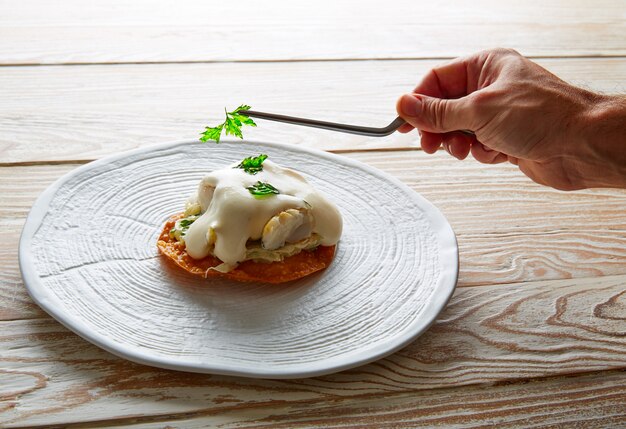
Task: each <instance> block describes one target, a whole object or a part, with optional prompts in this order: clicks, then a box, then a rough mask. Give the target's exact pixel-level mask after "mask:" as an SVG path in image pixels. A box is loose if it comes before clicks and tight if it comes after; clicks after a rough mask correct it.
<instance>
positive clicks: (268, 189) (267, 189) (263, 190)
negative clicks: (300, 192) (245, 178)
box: [247, 180, 280, 199]
mask: <svg viewBox="0 0 626 429" xmlns="http://www.w3.org/2000/svg"><path fill="white" fill-rule="evenodd" d="M247 189H248V191H250V193H251V194H252V196H253V197H254V198H257V199H262V198H267V197H269V196H271V195H276V194H280V192H279V191H278V189H276V188H275V187H273V186H272V185H270V184H269V183H267V182H261V181H260V180H259V181H258V182H256V183H255V184H254V185H252V186H248V188H247Z"/></svg>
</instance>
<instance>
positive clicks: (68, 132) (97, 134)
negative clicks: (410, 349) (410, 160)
mask: <svg viewBox="0 0 626 429" xmlns="http://www.w3.org/2000/svg"><path fill="white" fill-rule="evenodd" d="M438 63H439V61H375V62H313V63H267V64H256V63H246V64H243V63H241V64H165V65H164V64H161V65H146V64H143V65H114V66H112V65H110V66H60V67H3V68H0V99H2V103H0V129H1V130H2V133H0V163H15V162H17V163H19V162H38V161H46V162H50V161H59V160H85V159H89V160H90V159H94V158H99V157H101V156H104V155H108V154H112V153H116V152H119V151H122V150H128V149H133V148H137V147H141V146H146V145H150V144H154V143H161V142H165V141H173V140H181V139H195V138H197V137H198V135H199V133H200V131H202V130H203V129H204V126H206V125H212V124H215V123H219V122H220V121H222V120H223V119H222V118H221V112H222V111H223V109H224V106H236V105H239V104H240V103H242V102H246V103H249V104H251V105H252V106H253V107H255V108H257V109H258V110H265V111H269V112H277V113H286V114H293V115H302V116H305V117H311V118H319V119H325V120H336V121H343V122H347V123H355V124H363V125H373V126H378V125H380V126H383V125H387V124H388V123H389V122H391V120H392V119H393V118H394V117H395V116H396V110H395V102H396V99H397V98H398V97H399V96H400V95H401V94H402V93H404V92H409V91H411V90H412V88H413V87H414V86H415V84H416V83H417V82H418V80H419V79H420V77H421V76H422V75H423V74H424V73H426V72H427V71H428V70H429V69H430V68H432V67H433V66H435V65H436V64H438ZM539 63H540V64H542V65H543V66H545V67H546V68H548V69H549V70H551V71H553V72H554V73H556V74H558V75H559V76H561V77H562V78H564V79H566V80H568V81H571V82H572V83H574V84H576V85H579V86H584V87H587V88H589V89H592V90H595V91H602V92H606V93H623V92H626V62H625V61H623V60H621V59H559V60H541V61H539ZM245 136H246V138H249V139H253V140H258V141H263V140H265V141H275V142H283V143H293V144H299V145H304V146H309V147H316V148H318V149H326V150H339V151H345V150H352V149H360V150H362V149H376V148H378V149H381V148H387V149H390V148H394V149H398V148H413V149H414V148H417V147H419V141H418V137H417V135H416V134H414V133H412V134H406V135H402V134H397V133H396V134H393V135H391V136H388V137H385V138H372V137H363V136H353V135H349V134H342V133H334V132H330V131H324V130H316V129H312V128H302V127H294V126H289V125H285V124H276V123H272V122H269V121H259V127H257V128H254V129H246V130H245Z"/></svg>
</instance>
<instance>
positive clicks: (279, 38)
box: [0, 0, 626, 64]
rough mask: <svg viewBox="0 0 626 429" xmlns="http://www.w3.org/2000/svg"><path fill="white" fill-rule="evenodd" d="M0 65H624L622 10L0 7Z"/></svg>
mask: <svg viewBox="0 0 626 429" xmlns="http://www.w3.org/2000/svg"><path fill="white" fill-rule="evenodd" d="M0 11H1V13H0V63H4V64H40V63H48V64H50V63H94V62H106V63H110V62H146V61H153V62H154V61H159V62H163V61H232V60H294V59H346V58H348V59H353V58H424V57H431V58H432V57H436V58H441V57H454V56H458V55H460V54H466V53H469V52H473V51H476V50H479V49H485V48H489V47H494V46H507V47H512V48H516V49H519V50H520V51H522V52H523V53H524V54H526V55H535V56H536V55H543V56H546V55H549V56H563V55H568V56H572V55H624V54H625V53H626V45H624V38H625V37H626V3H625V2H624V0H618V1H615V0H601V1H596V2H593V3H589V2H585V1H581V0H576V1H566V0H552V1H545V2H534V1H530V0H526V1H513V0H506V1H493V0H480V1H475V2H472V3H471V4H470V3H467V2H463V1H460V0H455V1H449V2H428V1H425V0H421V1H414V0H394V1H391V2H385V3H384V4H383V3H378V2H353V1H343V2H336V1H331V0H322V1H316V2H305V3H298V2H289V1H287V0H278V1H272V2H269V3H268V2H255V1H253V0H240V1H239V2H237V5H236V6H234V5H233V4H232V3H228V2H223V3H220V2H202V1H193V0H182V1H177V2H176V3H167V2H157V1H151V0H141V1H133V2H126V1H123V0H114V1H109V0H99V1H92V2H89V4H85V3H84V2H81V1H80V0H63V1H59V2H42V1H40V0H2V2H0Z"/></svg>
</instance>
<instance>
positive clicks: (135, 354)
mask: <svg viewBox="0 0 626 429" xmlns="http://www.w3.org/2000/svg"><path fill="white" fill-rule="evenodd" d="M244 142H245V143H249V144H253V145H262V146H268V147H276V148H279V149H287V150H289V151H294V150H295V151H300V152H305V153H309V154H311V155H315V156H319V157H322V158H326V159H327V160H329V161H331V162H333V163H337V164H339V165H342V164H343V165H345V166H348V167H350V168H357V169H361V170H365V171H367V172H368V173H369V174H372V175H374V176H378V177H380V178H381V179H384V180H386V181H389V182H391V183H392V184H394V185H395V186H396V187H398V188H400V189H402V190H404V191H405V192H406V191H408V192H407V194H408V195H411V197H412V198H413V200H414V201H415V202H416V203H417V204H418V205H419V206H420V207H421V208H423V209H424V212H423V214H424V217H425V218H426V219H427V220H428V222H429V224H430V226H431V228H432V231H433V235H434V236H435V237H436V241H437V243H438V245H439V256H440V258H439V263H440V267H441V274H440V276H439V278H438V279H437V284H436V285H435V287H434V289H433V292H432V294H431V298H430V302H429V303H428V304H427V305H426V306H425V307H424V309H423V310H422V314H421V316H420V317H419V318H418V319H416V320H415V321H414V322H413V323H411V324H410V325H409V326H408V327H407V328H406V329H405V331H404V332H405V334H404V335H395V336H394V337H393V338H392V339H390V340H387V341H385V342H384V343H382V344H379V345H378V347H368V348H365V349H361V350H360V351H358V353H356V354H358V355H357V356H356V357H354V356H355V353H351V354H349V355H346V356H341V357H333V358H324V359H322V360H321V361H318V362H315V363H307V364H303V365H301V366H302V367H303V368H297V369H295V370H276V369H263V368H262V367H260V368H259V370H255V371H249V370H243V371H242V370H241V369H237V366H236V365H226V364H212V363H208V364H204V363H203V364H198V365H190V364H179V363H176V361H175V360H174V359H167V358H161V357H155V356H152V355H151V354H150V353H145V352H141V351H138V350H133V349H128V348H127V347H124V346H120V345H119V343H115V342H114V341H111V340H110V339H109V338H107V337H106V336H104V335H101V334H98V333H96V332H94V331H92V330H90V329H84V328H83V327H81V325H80V324H79V323H77V322H76V321H74V320H73V319H72V317H71V315H68V314H65V313H64V312H62V311H59V309H57V308H56V307H55V306H54V305H53V304H54V303H53V302H51V300H50V299H49V298H48V296H47V294H46V289H45V287H44V286H43V284H42V283H41V281H40V278H39V276H38V275H37V274H36V267H35V263H34V258H33V255H32V253H31V252H30V243H31V240H32V237H33V235H34V234H35V233H36V231H37V230H38V228H39V226H40V225H41V222H42V221H43V218H44V217H45V214H46V213H47V209H48V207H49V204H50V202H51V201H52V199H53V197H54V195H55V194H56V191H57V190H58V189H59V188H60V187H61V186H62V185H63V184H65V183H66V182H67V181H68V180H69V179H71V178H73V177H74V176H75V175H77V174H80V173H82V172H83V171H87V170H90V169H92V168H94V167H98V166H100V165H105V164H109V163H111V162H114V161H117V160H122V159H124V158H126V157H128V156H132V155H140V154H143V153H149V152H154V151H160V150H167V149H171V148H174V147H177V146H186V145H191V144H199V143H198V142H197V141H195V140H183V141H174V142H168V143H161V144H155V145H150V146H147V147H142V148H139V149H133V150H130V151H125V152H121V153H118V154H113V155H109V156H106V157H104V158H101V159H98V160H95V161H92V162H89V163H87V164H84V165H81V166H80V167H77V168H75V169H73V170H71V171H69V172H67V173H66V174H64V175H63V176H61V177H60V178H59V179H57V180H56V181H55V182H54V183H52V184H51V185H50V186H49V187H48V188H47V189H46V190H45V191H43V193H42V194H41V195H40V196H39V197H38V198H37V200H36V201H35V203H34V204H33V206H32V208H31V210H30V212H29V213H28V216H27V217H26V222H25V224H24V228H23V229H22V234H21V237H20V242H19V254H18V259H19V266H20V271H21V274H22V279H23V280H24V285H25V286H26V289H27V291H28V293H29V295H30V296H31V298H32V299H33V300H34V301H35V303H36V304H37V305H39V306H40V307H41V308H42V309H43V310H44V311H46V313H48V314H49V315H50V316H52V317H53V318H54V319H55V320H57V321H58V322H60V323H61V324H62V325H63V326H65V327H66V328H67V329H69V330H70V331H72V332H74V333H75V334H77V335H78V336H80V337H82V338H83V339H85V340H87V341H88V342H90V343H92V344H95V345H97V346H98V347H100V348H102V349H104V350H106V351H108V352H110V353H112V354H114V355H116V356H119V357H122V358H124V359H127V360H130V361H132V362H136V363H140V364H143V365H149V366H154V367H159V368H165V369H172V370H178V371H186V372H197V373H208V374H221V375H234V376H241V377H253V378H272V379H292V378H306V377H315V376H320V375H326V374H330V373H335V372H339V371H344V370H346V369H350V368H354V367H358V366H361V365H365V364H367V363H370V362H373V361H376V360H379V359H381V358H384V357H386V356H389V355H390V354H393V353H395V352H396V351H398V350H400V349H402V348H404V347H405V346H407V345H408V344H409V343H411V342H413V341H415V339H416V338H417V337H419V336H420V335H421V334H422V333H424V331H426V330H427V329H428V328H429V327H430V326H431V325H432V324H433V322H434V321H435V319H436V318H437V316H438V315H439V313H441V311H442V310H443V309H444V308H445V306H446V304H447V303H448V301H449V300H450V298H451V297H452V294H453V293H454V290H455V288H456V283H457V279H458V272H459V257H458V247H457V241H456V236H455V234H454V231H453V230H452V227H451V226H450V224H449V223H448V221H447V220H446V218H445V216H444V215H443V214H442V213H441V212H440V211H439V209H438V208H437V207H435V206H434V205H433V204H432V203H431V202H430V201H428V200H427V199H425V198H424V197H422V196H421V195H420V194H418V193H417V192H415V191H414V190H412V189H411V188H409V187H408V186H407V185H406V184H404V183H402V182H401V181H400V180H398V179H396V178H395V177H393V176H391V175H389V174H387V173H384V172H382V171H380V170H378V169H376V168H374V167H371V166H369V165H367V164H365V163H362V162H360V161H357V160H354V159H350V158H347V157H342V156H339V155H336V154H333V153H329V152H323V151H321V150H318V149H312V148H308V147H300V146H296V145H289V144H283V143H270V142H264V141H254V140H244ZM224 143H230V144H237V143H241V141H235V140H224ZM442 261H447V262H446V263H445V264H443V263H442Z"/></svg>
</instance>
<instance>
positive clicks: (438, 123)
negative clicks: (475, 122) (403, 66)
mask: <svg viewBox="0 0 626 429" xmlns="http://www.w3.org/2000/svg"><path fill="white" fill-rule="evenodd" d="M396 108H397V110H398V115H400V117H402V119H404V120H405V121H407V122H408V123H409V124H411V125H413V126H414V127H415V128H417V129H419V130H423V131H428V132H431V133H447V132H451V131H456V130H463V129H471V117H470V115H469V112H468V110H469V109H468V100H467V98H458V99H444V98H434V97H428V96H426V95H421V94H405V95H403V96H402V97H400V99H399V100H398V103H397V106H396Z"/></svg>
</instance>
